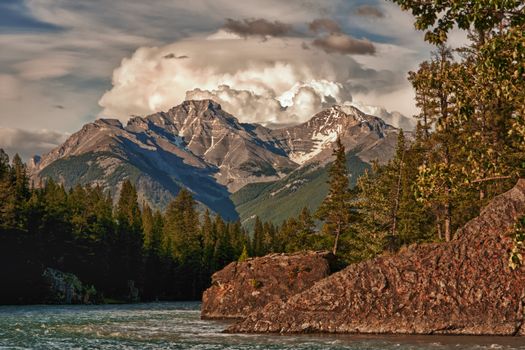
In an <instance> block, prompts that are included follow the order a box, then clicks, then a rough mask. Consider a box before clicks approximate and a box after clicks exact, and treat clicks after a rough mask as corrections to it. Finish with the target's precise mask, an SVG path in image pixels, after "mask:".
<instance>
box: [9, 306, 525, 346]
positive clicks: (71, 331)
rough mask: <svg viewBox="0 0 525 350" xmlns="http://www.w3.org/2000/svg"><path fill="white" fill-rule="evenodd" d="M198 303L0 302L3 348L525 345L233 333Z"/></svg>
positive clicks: (521, 343)
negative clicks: (206, 317) (203, 315)
mask: <svg viewBox="0 0 525 350" xmlns="http://www.w3.org/2000/svg"><path fill="white" fill-rule="evenodd" d="M199 308H200V304H199V303H155V304H138V305H116V306H111V305H104V306H4V307H0V349H202V350H208V349H232V350H233V349H236V350H244V349H246V350H253V349H355V350H365V349H367V350H368V349H413V350H417V349H436V350H442V349H524V350H525V339H519V338H500V337H434V336H429V337H415V336H410V337H407V336H328V335H327V336H307V335H301V336H278V335H271V336H268V335H230V334H223V333H221V331H222V330H223V329H224V328H225V326H226V324H225V323H222V322H214V321H202V320H200V319H199Z"/></svg>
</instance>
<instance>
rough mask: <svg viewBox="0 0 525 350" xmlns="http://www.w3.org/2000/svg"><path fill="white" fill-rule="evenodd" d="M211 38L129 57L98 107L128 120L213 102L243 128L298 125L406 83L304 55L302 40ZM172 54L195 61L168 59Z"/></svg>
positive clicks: (332, 58)
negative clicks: (207, 100)
mask: <svg viewBox="0 0 525 350" xmlns="http://www.w3.org/2000/svg"><path fill="white" fill-rule="evenodd" d="M212 37H213V40H209V36H208V37H200V38H198V37H196V38H191V39H186V40H182V41H179V42H176V43H173V44H170V45H166V46H160V47H142V48H140V49H138V50H137V51H136V52H135V53H134V54H133V55H132V56H131V57H129V58H125V59H123V61H122V63H121V65H120V67H118V68H117V69H116V70H115V71H114V72H113V87H112V88H111V89H110V90H109V91H107V92H106V93H105V94H104V96H103V97H102V98H101V99H100V101H99V104H100V105H101V106H102V107H103V108H104V110H103V112H102V113H101V115H102V116H107V117H118V118H120V119H121V120H122V121H126V120H127V119H128V118H129V116H130V115H147V114H150V113H154V112H157V111H161V110H167V109H169V108H171V107H173V106H175V105H177V104H179V103H181V102H182V101H183V100H185V99H188V98H191V99H205V98H211V99H214V100H216V101H218V102H219V103H221V104H222V105H223V107H224V109H225V110H226V111H228V112H230V113H232V114H233V115H235V116H236V117H238V118H239V119H240V120H241V121H242V122H259V123H262V124H266V125H275V124H290V123H299V122H303V121H306V120H308V119H309V118H310V117H311V116H312V115H313V114H315V113H317V112H319V111H320V110H321V109H323V108H325V107H327V106H329V105H331V104H334V103H344V102H349V101H352V100H353V95H354V94H359V95H361V96H365V97H366V96H367V94H369V93H371V92H372V91H373V92H374V93H377V94H378V95H379V96H381V94H389V93H391V92H392V91H395V90H397V89H399V82H400V81H405V78H404V75H403V74H402V73H399V72H392V71H390V70H388V69H384V68H382V69H371V68H367V67H366V66H365V65H363V64H360V63H358V62H357V61H356V60H355V59H354V58H353V57H352V56H348V55H333V54H328V53H326V52H324V51H323V50H315V51H314V50H312V52H309V53H308V54H305V53H304V48H303V46H304V45H303V44H304V39H301V38H290V37H287V38H282V39H281V38H270V39H268V40H266V41H264V42H261V41H260V40H259V39H257V38H253V37H252V38H246V39H239V38H237V39H235V38H231V37H229V38H226V37H223V38H222V39H219V36H215V35H213V36H212ZM172 52H184V53H185V54H187V55H189V56H190V57H191V59H189V60H173V59H171V60H166V59H164V56H166V55H167V54H169V53H172ZM376 96H377V95H376ZM386 107H387V108H388V107H389V106H386Z"/></svg>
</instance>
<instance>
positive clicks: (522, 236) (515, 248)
mask: <svg viewBox="0 0 525 350" xmlns="http://www.w3.org/2000/svg"><path fill="white" fill-rule="evenodd" d="M524 249H525V216H524V217H521V218H520V219H519V220H518V222H517V223H516V225H515V226H514V231H513V237H512V248H511V249H510V252H509V267H510V268H511V270H516V269H517V268H519V267H520V266H522V265H523V252H524Z"/></svg>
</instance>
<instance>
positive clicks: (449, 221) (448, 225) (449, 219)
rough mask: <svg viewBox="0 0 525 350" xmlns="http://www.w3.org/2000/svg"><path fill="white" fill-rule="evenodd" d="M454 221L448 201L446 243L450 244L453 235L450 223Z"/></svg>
mask: <svg viewBox="0 0 525 350" xmlns="http://www.w3.org/2000/svg"><path fill="white" fill-rule="evenodd" d="M451 221H452V212H451V210H450V202H449V201H448V199H447V202H446V203H445V242H450V240H451V238H452V234H451V232H450V230H451V229H450V223H451Z"/></svg>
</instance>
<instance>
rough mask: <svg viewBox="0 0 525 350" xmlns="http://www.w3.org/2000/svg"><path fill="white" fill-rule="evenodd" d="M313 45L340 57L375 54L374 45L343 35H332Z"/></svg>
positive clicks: (320, 39) (314, 42)
mask: <svg viewBox="0 0 525 350" xmlns="http://www.w3.org/2000/svg"><path fill="white" fill-rule="evenodd" d="M313 45H314V46H316V47H318V48H320V49H323V50H324V51H326V52H328V53H339V54H342V55H347V54H358V55H373V54H375V52H376V48H375V46H374V44H373V43H372V42H370V41H369V40H360V39H356V38H354V37H352V36H350V35H346V34H343V33H332V34H329V35H326V36H324V37H322V38H318V39H315V40H314V41H313Z"/></svg>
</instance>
